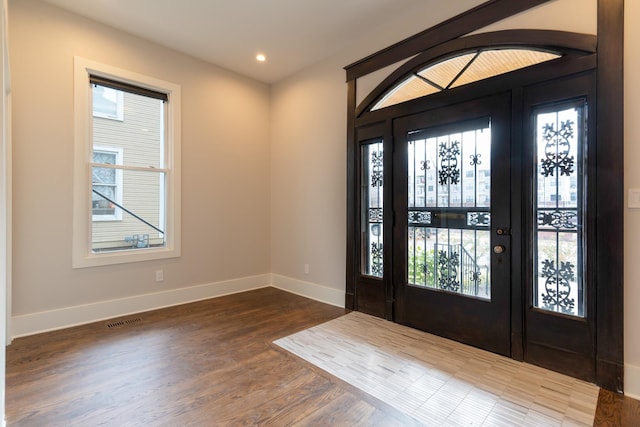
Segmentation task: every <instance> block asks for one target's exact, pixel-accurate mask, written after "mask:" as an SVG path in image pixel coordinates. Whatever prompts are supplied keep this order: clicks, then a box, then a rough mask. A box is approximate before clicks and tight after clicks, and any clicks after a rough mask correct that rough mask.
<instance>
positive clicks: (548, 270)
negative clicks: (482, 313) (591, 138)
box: [533, 100, 587, 316]
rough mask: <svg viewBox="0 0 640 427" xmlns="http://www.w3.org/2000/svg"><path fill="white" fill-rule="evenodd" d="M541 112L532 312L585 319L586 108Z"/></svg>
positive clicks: (581, 104)
mask: <svg viewBox="0 0 640 427" xmlns="http://www.w3.org/2000/svg"><path fill="white" fill-rule="evenodd" d="M555 105H556V108H554V109H550V108H549V107H548V106H541V107H540V110H539V111H538V112H536V113H535V114H534V118H535V121H536V125H535V129H537V135H536V148H535V150H536V153H537V156H536V158H537V165H536V166H537V170H538V173H537V178H536V179H535V180H534V183H535V186H536V187H535V192H534V194H535V195H536V205H535V206H536V209H535V212H534V217H533V220H534V227H535V231H534V233H535V234H534V236H535V242H534V246H533V247H534V248H535V249H534V250H535V252H534V261H533V262H534V265H535V266H536V267H535V268H534V275H535V276H534V294H533V297H534V306H535V307H537V308H540V309H543V310H549V311H554V312H557V313H564V314H569V315H573V316H584V315H585V302H586V289H585V274H584V271H583V266H584V265H585V262H584V261H585V255H586V254H585V252H584V248H585V245H584V239H585V234H584V233H585V231H586V230H585V222H584V216H583V215H584V203H585V196H587V194H586V191H585V180H584V178H583V177H584V176H585V175H586V167H587V164H586V162H585V152H586V151H585V150H586V148H585V147H586V136H587V132H586V127H585V126H586V122H585V117H586V113H587V112H586V108H587V105H586V102H585V101H584V100H577V101H571V102H568V103H566V104H564V105H562V104H560V105H558V104H555Z"/></svg>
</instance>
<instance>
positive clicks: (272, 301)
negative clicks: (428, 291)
mask: <svg viewBox="0 0 640 427" xmlns="http://www.w3.org/2000/svg"><path fill="white" fill-rule="evenodd" d="M344 313H345V310H344V309H340V308H337V307H332V306H329V305H326V304H322V303H319V302H316V301H312V300H309V299H306V298H303V297H299V296H296V295H293V294H290V293H287V292H283V291H280V290H277V289H274V288H265V289H260V290H256V291H251V292H245V293H241V294H235V295H230V296H225V297H221V298H215V299H211V300H207V301H202V302H196V303H192V304H187V305H182V306H177V307H172V308H166V309H162V310H156V311H152V312H147V313H141V314H139V315H136V316H128V317H126V318H123V319H113V320H111V321H108V322H98V323H93V324H90V325H84V326H78V327H75V328H69V329H65V330H61V331H54V332H49V333H45V334H40V335H34V336H30V337H24V338H18V339H16V340H14V342H13V343H12V344H11V345H10V346H9V347H8V348H7V385H6V417H7V423H8V425H9V426H94V425H107V426H111V425H113V426H125V425H145V426H147V425H151V426H162V425H167V426H176V425H180V426H184V425H195V426H210V425H264V424H271V425H376V426H379V425H382V426H394V425H398V426H400V425H402V426H405V425H417V423H416V421H414V420H413V419H412V418H410V417H408V416H406V415H404V414H403V413H401V412H399V411H397V410H396V409H394V408H392V407H390V406H388V405H386V404H385V403H383V402H381V401H379V400H377V399H375V398H372V397H371V396H369V395H368V394H366V393H364V392H361V391H360V390H358V389H356V388H354V387H352V386H350V385H349V384H347V383H345V382H343V381H341V380H339V379H337V378H334V377H332V376H331V375H329V374H327V373H325V372H323V371H321V370H320V369H317V368H315V367H314V366H311V365H309V364H308V363H306V362H304V361H302V360H300V359H298V358H297V357H295V356H292V355H290V354H289V353H287V352H285V351H283V350H281V349H280V348H278V347H277V346H275V345H273V344H272V341H273V340H275V339H278V338H281V337H284V336H287V335H290V334H292V333H294V332H297V331H299V330H302V329H306V328H308V327H311V326H313V325H316V324H319V323H322V322H325V321H328V320H331V319H333V318H336V317H338V316H341V315H342V314H344ZM109 325H111V327H109ZM595 425H598V426H600V425H602V426H627V425H628V426H634V425H640V405H639V402H638V401H635V400H633V399H629V398H625V397H622V396H618V395H615V394H613V393H609V392H602V391H601V393H600V398H599V404H598V411H597V414H596V422H595Z"/></svg>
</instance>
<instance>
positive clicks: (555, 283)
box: [541, 259, 576, 313]
mask: <svg viewBox="0 0 640 427" xmlns="http://www.w3.org/2000/svg"><path fill="white" fill-rule="evenodd" d="M574 269H575V266H574V265H573V264H572V263H570V262H563V261H560V267H559V268H557V267H556V263H555V262H554V261H552V260H549V259H545V260H543V261H542V273H541V276H542V277H543V278H544V279H546V280H545V283H544V290H545V292H544V294H543V295H542V302H543V303H544V305H545V308H547V309H549V310H554V311H555V310H559V311H561V312H563V313H573V310H574V306H575V300H574V299H573V298H571V297H570V295H571V283H572V282H575V280H576V275H575V271H574Z"/></svg>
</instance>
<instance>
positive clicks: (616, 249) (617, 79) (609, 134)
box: [345, 0, 624, 392]
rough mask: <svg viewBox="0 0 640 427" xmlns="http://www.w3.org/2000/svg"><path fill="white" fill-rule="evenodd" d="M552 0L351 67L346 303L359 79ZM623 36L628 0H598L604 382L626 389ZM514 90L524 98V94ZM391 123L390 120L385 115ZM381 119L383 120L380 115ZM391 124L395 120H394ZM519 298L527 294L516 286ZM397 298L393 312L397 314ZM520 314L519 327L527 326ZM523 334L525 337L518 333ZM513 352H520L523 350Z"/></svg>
mask: <svg viewBox="0 0 640 427" xmlns="http://www.w3.org/2000/svg"><path fill="white" fill-rule="evenodd" d="M547 1H550V0H521V1H518V2H514V1H512V0H490V1H487V2H485V3H483V4H481V5H479V6H478V7H476V8H473V9H471V10H469V11H467V12H464V13H462V14H460V15H458V16H456V17H453V18H451V19H449V20H447V21H445V22H443V23H441V24H438V25H436V26H434V27H432V28H430V29H427V30H425V31H423V32H421V33H419V34H417V35H415V36H413V37H410V38H408V39H405V40H403V41H401V42H399V43H397V44H395V45H393V46H390V47H388V48H386V49H384V50H382V51H380V52H377V53H375V54H373V55H371V56H369V57H367V58H364V59H362V60H360V61H358V62H356V63H354V64H351V65H349V66H347V67H345V69H346V73H347V88H348V98H347V105H348V118H347V126H348V131H347V142H348V144H347V162H348V167H347V185H348V189H347V194H348V197H347V237H348V238H347V277H346V306H347V308H350V309H357V307H356V306H355V305H356V304H355V303H356V299H355V282H356V278H357V275H358V262H357V247H356V246H357V242H356V241H355V239H354V238H353V236H356V225H357V224H356V212H357V202H358V201H357V197H356V196H355V191H354V190H355V189H356V187H355V185H356V181H357V177H356V173H357V172H356V170H355V169H356V167H355V162H356V158H357V156H356V147H357V141H356V130H355V128H356V121H357V119H358V115H357V113H358V112H362V110H360V111H358V105H356V80H357V79H358V78H359V77H361V76H364V75H367V74H369V73H371V72H373V71H376V70H379V69H381V68H383V67H385V66H388V65H391V64H393V63H395V62H397V61H399V60H402V59H405V58H408V57H410V56H413V55H416V54H419V53H421V52H423V51H425V50H428V49H430V48H433V47H435V46H438V45H440V44H442V43H445V42H449V41H452V40H454V39H457V38H459V37H461V36H463V35H465V34H468V33H469V32H472V31H475V30H478V29H481V28H483V27H485V26H487V25H489V24H491V23H494V22H497V21H499V20H501V19H504V18H506V17H509V16H512V15H514V14H516V13H520V12H522V11H525V10H527V9H530V8H532V7H535V6H538V5H541V4H543V3H546V2H547ZM623 39H624V0H598V34H597V55H596V57H597V89H596V90H597V94H598V96H597V111H598V113H597V114H598V116H597V123H598V126H597V139H598V140H600V141H606V143H600V144H598V145H597V152H596V156H597V165H596V168H597V174H596V188H598V189H604V190H600V191H597V192H596V205H597V207H596V212H595V217H596V218H597V229H596V239H595V240H596V248H595V259H596V262H595V265H594V267H593V268H594V269H595V272H594V275H595V283H596V284H597V286H596V319H595V321H596V336H597V340H596V383H597V384H598V385H599V386H601V387H603V388H606V389H609V390H613V391H617V392H622V390H623V376H624V375H623V374H624V351H623V345H624V335H623V322H624V318H623V311H622V310H621V307H623V292H624V283H623V258H622V257H621V256H620V254H622V253H623V248H624V243H623V212H624V193H623V191H624V190H623V186H622V185H621V184H620V183H621V182H623V178H624V175H623V169H622V165H623V147H624V140H623V131H624V129H623V120H624V109H623ZM514 96H516V97H517V96H518V94H517V92H516V93H514ZM380 119H381V121H382V122H384V120H383V118H382V117H381V118H380ZM376 120H377V119H376ZM387 123H389V122H388V121H387ZM514 297H519V298H521V299H522V297H523V296H522V295H520V296H518V295H517V292H514ZM390 309H391V308H390V307H389V301H387V302H386V308H385V317H387V318H390V317H391V313H390ZM521 325H522V319H521V318H518V316H514V317H513V319H512V328H513V327H517V326H521ZM514 338H516V339H517V338H518V337H514ZM512 356H513V357H515V358H518V354H517V352H516V351H514V352H513V353H512Z"/></svg>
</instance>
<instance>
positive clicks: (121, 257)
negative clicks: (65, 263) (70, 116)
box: [73, 57, 180, 268]
mask: <svg viewBox="0 0 640 427" xmlns="http://www.w3.org/2000/svg"><path fill="white" fill-rule="evenodd" d="M74 79H75V82H74V83H75V86H74V89H75V99H74V102H75V158H74V221H73V224H74V235H73V267H74V268H82V267H92V266H99V265H108V264H117V263H125V262H135V261H146V260H152V259H162V258H173V257H177V256H180V87H179V86H178V85H176V84H173V83H169V82H165V81H162V80H158V79H155V78H152V77H148V76H143V75H140V74H136V73H132V72H129V71H126V70H121V69H117V68H114V67H110V66H107V65H103V64H98V63H95V62H92V61H89V60H86V59H84V58H79V57H76V58H75V72H74Z"/></svg>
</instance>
